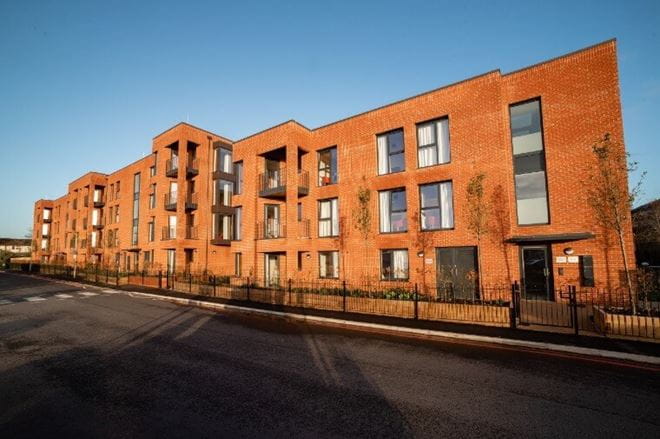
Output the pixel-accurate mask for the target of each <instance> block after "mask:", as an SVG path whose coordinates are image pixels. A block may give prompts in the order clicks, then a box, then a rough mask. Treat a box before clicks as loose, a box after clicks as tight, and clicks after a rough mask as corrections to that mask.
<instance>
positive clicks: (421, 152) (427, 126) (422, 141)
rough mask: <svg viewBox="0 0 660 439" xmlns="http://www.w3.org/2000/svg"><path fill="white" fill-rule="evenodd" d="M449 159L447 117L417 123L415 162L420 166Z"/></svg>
mask: <svg viewBox="0 0 660 439" xmlns="http://www.w3.org/2000/svg"><path fill="white" fill-rule="evenodd" d="M450 160H451V157H450V149H449V119H447V118H443V119H438V120H433V121H431V122H424V123H420V124H419V125H417V164H418V166H419V167H420V168H424V167H426V166H433V165H437V164H440V163H449V161H450Z"/></svg>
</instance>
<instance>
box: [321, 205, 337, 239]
mask: <svg viewBox="0 0 660 439" xmlns="http://www.w3.org/2000/svg"><path fill="white" fill-rule="evenodd" d="M332 200H337V221H339V197H331V198H324V199H322V200H318V206H317V216H318V236H319V238H336V237H338V236H339V233H341V230H339V231H338V233H337V234H336V235H334V234H333V232H332V220H333V216H332ZM324 202H328V203H330V216H329V217H328V218H324V217H322V216H321V203H324ZM325 221H329V222H330V234H329V235H323V236H321V223H322V222H325Z"/></svg>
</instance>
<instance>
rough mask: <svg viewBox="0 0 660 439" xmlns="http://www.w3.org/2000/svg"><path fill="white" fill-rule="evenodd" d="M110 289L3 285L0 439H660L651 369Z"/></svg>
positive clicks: (659, 387)
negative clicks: (248, 313)
mask: <svg viewBox="0 0 660 439" xmlns="http://www.w3.org/2000/svg"><path fill="white" fill-rule="evenodd" d="M110 291H111V290H105V292H104V291H103V290H102V289H94V288H85V289H81V288H80V287H79V286H73V285H67V284H62V283H56V282H52V281H47V280H40V279H35V278H30V277H24V276H17V275H13V274H7V273H0V301H2V302H0V437H11V438H16V437H60V436H61V437H130V438H132V437H219V436H239V437H256V436H259V437H264V436H265V437H292V436H304V437H319V436H320V437H330V436H332V437H356V436H362V437H364V436H369V437H381V436H383V437H412V436H416V437H518V438H519V437H598V438H603V437H635V438H636V439H639V438H645V437H649V438H652V437H653V438H657V437H660V415H659V414H658V407H660V374H658V373H655V372H652V371H648V370H644V369H641V368H630V367H616V366H612V365H609V364H606V363H596V362H588V361H581V360H576V359H567V358H561V357H555V356H548V355H540V354H536V353H531V352H518V351H514V350H510V349H507V350H503V349H495V348H488V347H482V346H472V345H461V344H452V343H438V342H434V343H431V342H426V341H410V340H403V339H393V338H387V337H382V336H377V335H365V334H355V333H351V332H348V331H342V330H335V329H329V328H323V327H317V326H309V325H303V324H293V323H285V322H282V321H279V320H271V319H266V318H256V317H249V318H248V317H244V316H239V315H225V314H216V313H211V312H207V311H204V310H199V309H195V308H187V307H178V306H176V305H172V304H169V303H165V302H160V301H152V300H146V299H137V298H132V297H128V296H126V295H123V294H111V292H110ZM30 299H31V300H30Z"/></svg>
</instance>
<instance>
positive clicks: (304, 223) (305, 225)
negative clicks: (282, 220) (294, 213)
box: [298, 219, 311, 238]
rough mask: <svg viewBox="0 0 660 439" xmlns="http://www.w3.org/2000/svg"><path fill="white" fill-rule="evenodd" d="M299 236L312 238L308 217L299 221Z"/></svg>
mask: <svg viewBox="0 0 660 439" xmlns="http://www.w3.org/2000/svg"><path fill="white" fill-rule="evenodd" d="M298 238H311V236H310V226H309V220H308V219H302V220H300V221H298Z"/></svg>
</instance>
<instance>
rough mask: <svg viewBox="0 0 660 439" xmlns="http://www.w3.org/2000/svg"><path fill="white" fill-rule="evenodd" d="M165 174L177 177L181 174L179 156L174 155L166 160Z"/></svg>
mask: <svg viewBox="0 0 660 439" xmlns="http://www.w3.org/2000/svg"><path fill="white" fill-rule="evenodd" d="M165 175H166V176H167V177H177V176H178V175H179V157H172V158H171V159H168V160H167V161H166V162H165Z"/></svg>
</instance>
